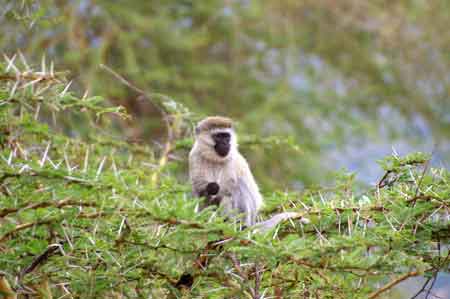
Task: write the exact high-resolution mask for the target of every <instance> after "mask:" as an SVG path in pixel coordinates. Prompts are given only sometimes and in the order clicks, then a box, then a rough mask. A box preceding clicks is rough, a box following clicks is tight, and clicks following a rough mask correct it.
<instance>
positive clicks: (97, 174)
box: [95, 156, 106, 180]
mask: <svg viewBox="0 0 450 299" xmlns="http://www.w3.org/2000/svg"><path fill="white" fill-rule="evenodd" d="M105 161H106V156H104V157H103V159H102V161H101V162H100V165H99V166H98V169H97V173H96V175H95V179H96V180H97V179H98V177H99V176H100V173H101V172H102V169H103V164H105Z"/></svg>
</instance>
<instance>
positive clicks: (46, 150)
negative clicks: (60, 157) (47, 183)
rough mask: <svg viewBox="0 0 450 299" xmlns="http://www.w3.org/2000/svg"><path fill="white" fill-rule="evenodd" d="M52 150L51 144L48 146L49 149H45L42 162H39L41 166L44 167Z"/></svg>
mask: <svg viewBox="0 0 450 299" xmlns="http://www.w3.org/2000/svg"><path fill="white" fill-rule="evenodd" d="M49 149H50V142H49V143H48V144H47V148H46V149H45V152H44V155H43V156H42V159H41V161H40V162H39V166H41V167H42V166H44V164H45V161H46V160H47V154H48V150H49Z"/></svg>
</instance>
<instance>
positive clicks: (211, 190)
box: [206, 182, 220, 195]
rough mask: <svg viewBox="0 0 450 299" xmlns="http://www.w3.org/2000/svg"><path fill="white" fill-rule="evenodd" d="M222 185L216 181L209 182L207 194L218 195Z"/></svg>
mask: <svg viewBox="0 0 450 299" xmlns="http://www.w3.org/2000/svg"><path fill="white" fill-rule="evenodd" d="M219 190H220V187H219V184H217V183H216V182H211V183H208V185H207V186H206V195H216V194H217V193H219Z"/></svg>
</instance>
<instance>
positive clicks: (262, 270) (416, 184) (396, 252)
mask: <svg viewBox="0 0 450 299" xmlns="http://www.w3.org/2000/svg"><path fill="white" fill-rule="evenodd" d="M168 42H169V41H168ZM7 64H8V62H7ZM11 65H12V64H11ZM14 66H15V67H16V68H17V70H14V68H12V69H11V68H10V69H8V68H7V67H5V66H3V68H2V70H3V71H2V73H0V78H1V80H0V90H2V98H0V131H1V132H2V134H1V136H2V142H1V144H0V145H1V149H0V224H1V226H0V252H1V255H0V269H2V271H3V272H2V277H0V279H3V276H4V277H5V278H6V280H8V281H10V282H11V284H12V288H13V290H14V292H15V293H18V294H19V295H20V296H22V297H24V296H25V294H29V295H30V296H32V297H33V296H34V297H36V296H44V295H45V296H47V297H50V296H54V298H59V297H61V296H67V297H71V298H124V297H127V298H267V297H270V296H275V297H276V296H278V297H280V298H292V297H302V296H303V297H305V298H310V297H313V298H316V297H318V298H366V297H369V298H375V297H378V295H379V293H377V289H378V288H377V287H376V286H377V284H378V283H380V282H386V278H390V277H393V278H397V277H402V276H403V275H406V276H416V275H421V274H429V275H435V274H436V273H437V271H439V270H440V269H447V268H448V266H449V260H448V252H446V251H448V249H443V248H441V247H440V245H441V242H445V240H448V237H449V235H448V229H449V222H448V218H447V217H448V212H449V211H448V209H449V205H450V184H449V180H450V173H449V172H448V171H447V170H445V169H429V168H428V162H427V161H428V159H429V157H427V156H424V155H423V154H413V155H410V156H407V157H404V158H401V157H388V158H386V159H385V160H383V161H382V162H380V163H381V165H383V167H384V169H385V171H386V173H387V175H386V179H384V180H380V184H378V186H377V187H376V188H374V189H369V190H367V191H366V192H364V193H362V194H357V193H355V192H356V191H355V188H354V185H355V181H354V175H352V174H350V175H349V174H342V175H340V177H339V179H338V182H337V184H336V187H333V188H328V189H324V188H316V189H314V190H305V191H304V192H302V193H295V192H266V196H265V198H266V207H265V210H264V211H263V214H262V217H264V218H267V217H269V215H270V214H273V213H276V212H280V211H296V212H299V213H302V215H303V217H304V218H307V219H308V220H309V223H308V224H304V223H303V222H301V221H299V220H298V219H297V220H292V221H287V222H286V223H283V224H281V225H280V226H279V227H277V228H276V229H274V230H273V231H271V232H268V233H266V234H260V233H254V232H252V231H251V229H250V228H248V229H244V230H240V229H239V227H238V226H237V225H236V224H233V223H231V222H229V221H225V220H224V219H223V218H222V217H220V216H219V214H218V213H217V211H215V210H214V209H213V208H209V209H206V210H203V211H202V212H198V211H197V208H196V207H197V206H198V204H199V199H195V198H192V197H191V195H190V187H189V186H188V185H187V183H186V182H185V181H184V180H180V179H178V178H177V174H178V173H179V172H180V169H183V167H185V166H184V165H183V164H184V162H182V160H183V159H181V161H180V159H174V158H173V155H176V154H178V155H180V154H182V153H185V152H186V151H185V150H184V149H185V148H188V147H189V146H190V141H189V138H188V137H189V133H190V132H189V130H187V129H188V128H189V126H190V125H191V124H192V121H193V120H192V119H191V118H190V117H192V114H191V113H190V112H189V111H188V110H187V109H186V108H185V107H184V106H182V105H178V104H177V102H176V101H174V100H173V99H171V100H170V103H172V104H171V105H170V107H171V109H167V105H165V106H164V105H162V103H163V102H157V103H158V105H161V106H158V107H160V109H162V110H161V111H164V115H165V117H167V119H169V120H170V121H169V122H168V123H167V125H168V126H169V127H168V128H166V129H167V130H168V131H170V132H172V133H174V132H175V133H176V134H174V139H170V138H168V139H167V140H166V143H167V146H166V147H165V150H161V149H159V148H158V147H157V146H154V147H149V146H142V145H139V144H134V143H130V142H126V141H124V140H120V139H117V137H115V136H114V135H111V134H109V132H110V130H111V128H109V129H108V125H110V124H115V123H116V122H120V121H122V120H121V119H123V118H126V117H127V115H126V114H125V112H124V111H123V110H122V109H121V108H115V107H110V106H108V105H106V104H105V103H104V102H102V101H100V100H99V99H100V98H98V97H84V98H83V97H78V96H77V95H76V94H75V93H70V92H69V90H68V89H67V90H66V91H65V92H63V91H64V90H65V89H66V86H67V82H66V81H65V79H64V77H59V76H58V75H57V74H58V73H57V72H54V76H53V75H52V77H51V78H52V79H51V80H42V79H41V80H38V79H39V78H43V77H45V76H49V74H51V72H49V71H48V68H44V67H41V71H40V72H37V71H34V70H32V69H31V68H30V69H29V70H28V73H27V76H25V75H23V74H24V72H22V71H20V70H19V66H16V65H15V64H14ZM44 69H46V70H47V71H43V70H44ZM17 74H22V75H20V76H16V75H17ZM43 88H45V90H44V91H41V90H42V89H43ZM68 95H70V96H68ZM149 98H150V100H151V96H149ZM38 99H39V100H38ZM164 99H165V98H164ZM164 101H165V100H164ZM166 103H167V102H166ZM172 108H173V110H172ZM46 111H47V112H46ZM43 113H44V114H43ZM45 113H49V114H54V115H55V117H54V119H55V120H54V122H55V123H52V124H51V125H50V126H49V125H46V124H44V123H43V122H45V121H47V118H46V115H45ZM118 117H119V118H118ZM62 118H71V119H79V120H86V124H85V126H86V127H88V128H89V129H90V130H91V132H90V134H89V136H90V137H89V138H87V139H81V138H77V137H76V136H77V135H76V134H75V132H76V131H72V132H70V134H69V135H70V136H72V137H70V136H67V135H64V134H62V133H61V132H60V131H59V130H58V129H57V124H58V120H59V119H62ZM98 118H100V119H98ZM93 119H97V121H96V122H95V121H93ZM161 126H163V125H162V124H161ZM185 130H186V131H185ZM73 136H75V137H73ZM243 143H244V144H247V145H249V146H252V145H258V147H259V146H261V145H263V147H264V149H265V150H267V151H275V150H277V149H278V148H279V147H282V148H285V147H292V149H291V150H293V151H296V150H298V148H297V147H296V144H295V142H294V141H293V140H289V139H288V140H283V141H278V139H276V138H269V139H266V140H257V139H255V138H252V137H245V138H243ZM382 181H385V182H386V183H384V184H381V183H382ZM447 242H448V241H447ZM437 248H439V250H437ZM444 256H447V257H444ZM182 278H184V279H182ZM189 280H191V282H192V286H191V285H190V284H191V283H189ZM2 281H3V280H2ZM386 283H387V282H386ZM1 286H2V285H1V284H0V288H1ZM380 290H382V289H380ZM2 291H3V292H4V293H7V292H9V291H10V290H8V289H2ZM38 294H41V295H38ZM42 294H44V295H42ZM41 298H42V297H41Z"/></svg>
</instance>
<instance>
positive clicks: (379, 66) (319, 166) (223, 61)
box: [0, 0, 450, 298]
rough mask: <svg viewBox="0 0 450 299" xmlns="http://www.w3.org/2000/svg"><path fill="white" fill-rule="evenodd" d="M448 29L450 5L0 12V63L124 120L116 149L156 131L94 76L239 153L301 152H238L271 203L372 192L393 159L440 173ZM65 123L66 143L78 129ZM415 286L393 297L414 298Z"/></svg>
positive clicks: (211, 0)
mask: <svg viewBox="0 0 450 299" xmlns="http://www.w3.org/2000/svg"><path fill="white" fill-rule="evenodd" d="M449 24H450V1H427V0H414V1H358V0H340V1H335V0H311V1H298V0H281V1H279V0H259V1H257V0H254V1H251V0H208V1H183V0H160V1H156V0H152V1H144V0H122V1H120V0H115V1H113V0H80V1H69V0H54V1H50V0H40V1H35V0H12V1H8V0H0V28H1V29H0V51H1V52H2V53H4V54H6V55H8V56H9V57H11V56H13V55H14V54H16V53H18V50H20V51H21V52H22V53H23V54H24V56H25V57H27V60H28V61H33V62H34V63H35V65H36V66H39V64H40V62H41V59H42V57H44V56H45V57H46V59H47V61H50V60H51V61H54V64H55V66H56V68H57V69H58V70H68V71H70V75H69V77H70V79H71V80H73V83H72V86H71V88H72V89H74V90H76V91H77V92H78V93H79V94H83V93H84V91H85V90H87V91H88V92H89V94H90V95H100V96H103V97H105V98H107V99H108V101H109V102H110V103H111V104H112V105H123V106H125V107H126V109H127V110H128V111H129V113H131V114H132V115H133V119H132V120H128V121H119V120H117V123H114V128H112V130H111V131H114V132H115V134H116V136H120V138H121V139H123V140H133V141H138V142H141V143H143V144H151V145H153V144H154V143H155V142H157V141H158V140H163V139H164V134H165V131H164V124H163V122H162V120H161V116H160V114H159V112H158V111H157V110H156V109H155V108H154V106H152V105H151V104H150V103H149V102H148V101H143V100H141V99H140V97H139V95H138V94H136V93H135V92H133V91H132V90H130V89H129V88H127V87H126V86H124V85H121V84H120V83H118V82H117V79H116V78H114V77H112V76H111V75H110V74H108V73H106V72H105V71H104V70H102V69H101V68H100V67H99V66H100V65H101V64H104V65H107V66H109V67H111V68H112V69H114V70H115V71H116V72H118V73H119V74H121V75H122V76H124V77H125V78H126V79H127V80H129V81H130V82H132V83H133V84H134V85H136V86H138V87H140V88H142V89H145V90H146V91H149V92H157V93H162V94H166V95H168V96H170V97H171V98H173V99H175V100H176V101H178V102H180V103H183V104H184V105H185V106H186V107H188V108H189V110H190V111H192V112H194V113H195V115H194V118H197V119H199V118H201V117H203V116H206V115H216V114H219V115H226V116H230V117H232V118H234V119H235V120H237V121H238V124H239V125H238V131H239V133H241V135H243V136H245V137H246V138H247V140H251V139H252V136H262V137H271V136H279V138H280V139H285V138H287V137H289V138H290V139H289V140H290V142H294V143H296V144H298V146H299V148H300V150H299V151H294V150H292V149H289V148H287V147H285V146H283V145H281V146H270V147H268V146H262V145H258V144H254V145H253V146H252V145H251V144H252V143H251V142H250V143H244V146H243V147H242V150H243V152H244V154H245V155H246V157H248V159H249V160H250V164H251V166H252V169H254V171H255V176H256V178H257V180H258V181H259V182H260V183H261V186H262V189H263V190H264V191H269V190H273V189H278V190H280V189H281V190H283V189H287V188H289V189H302V188H303V187H311V186H314V185H317V184H328V183H330V182H331V181H332V180H333V178H334V173H336V172H337V171H339V170H341V169H345V170H348V171H350V172H355V173H356V178H357V180H359V181H361V182H362V183H363V184H373V183H374V182H376V181H377V180H378V179H379V178H380V176H381V175H382V170H381V168H379V167H378V166H377V164H376V163H375V161H376V160H377V159H381V158H382V157H384V156H386V155H388V154H390V153H392V152H393V151H394V152H397V153H399V154H400V155H403V154H406V153H408V152H411V151H424V152H429V153H431V152H433V159H432V163H433V165H435V166H439V167H446V168H448V167H449V163H450V138H449V137H450V30H449ZM65 122H66V124H65V127H64V128H63V129H64V130H65V131H66V133H67V134H70V135H73V136H78V135H81V136H82V135H83V134H84V133H85V132H86V131H88V130H89V127H88V126H87V124H85V123H83V122H80V121H76V120H74V119H71V118H67V119H66V120H65ZM186 154H187V151H184V152H183V153H182V156H181V160H182V161H185V160H186V159H185V158H186ZM183 163H184V162H183ZM440 277H441V278H442V279H441V280H442V282H438V283H437V284H436V286H435V289H434V294H436V295H439V294H440V296H444V297H445V296H448V287H447V290H445V281H447V283H448V279H447V278H448V275H447V274H444V273H443V274H442V276H440ZM412 283H413V286H411V285H410V284H405V286H406V287H404V289H403V290H402V289H401V288H400V290H399V292H400V293H399V294H398V295H394V297H395V296H398V298H403V297H404V296H405V295H404V294H405V293H408V294H409V293H411V290H412V291H414V290H415V289H419V288H420V287H421V286H422V284H421V283H419V281H416V282H412ZM416 291H417V290H416ZM446 292H447V293H446ZM411 294H412V293H411ZM394 297H392V298H394ZM444 297H442V298H444ZM395 298H397V297H395ZM445 298H446V297H445Z"/></svg>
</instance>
